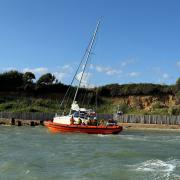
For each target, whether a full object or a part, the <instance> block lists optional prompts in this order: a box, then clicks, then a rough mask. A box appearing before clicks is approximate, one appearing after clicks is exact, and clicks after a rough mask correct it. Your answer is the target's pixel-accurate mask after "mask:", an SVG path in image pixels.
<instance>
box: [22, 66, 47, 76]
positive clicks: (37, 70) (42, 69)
mask: <svg viewBox="0 0 180 180" xmlns="http://www.w3.org/2000/svg"><path fill="white" fill-rule="evenodd" d="M22 71H23V72H24V73H25V72H32V73H34V74H40V75H42V74H45V73H47V72H48V69H47V68H45V67H38V68H24V69H23V70H22Z"/></svg>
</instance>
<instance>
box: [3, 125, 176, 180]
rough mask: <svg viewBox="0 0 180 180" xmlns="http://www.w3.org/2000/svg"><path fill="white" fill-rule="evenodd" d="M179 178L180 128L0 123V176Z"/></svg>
mask: <svg viewBox="0 0 180 180" xmlns="http://www.w3.org/2000/svg"><path fill="white" fill-rule="evenodd" d="M41 179H42V180H64V179H67V180H92V179H95V180H96V179H97V180H146V179H147V180H154V179H157V180H168V179H169V180H173V179H174V180H178V179H179V180H180V132H172V131H158V132H157V131H129V130H124V131H123V132H122V133H120V134H119V135H88V134H52V133H50V132H49V131H48V130H47V129H46V128H45V127H40V126H39V127H34V128H33V127H4V126H0V180H41Z"/></svg>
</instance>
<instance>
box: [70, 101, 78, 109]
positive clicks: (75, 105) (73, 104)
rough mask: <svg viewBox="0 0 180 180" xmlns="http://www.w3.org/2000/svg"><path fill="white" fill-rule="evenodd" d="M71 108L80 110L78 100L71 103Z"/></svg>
mask: <svg viewBox="0 0 180 180" xmlns="http://www.w3.org/2000/svg"><path fill="white" fill-rule="evenodd" d="M71 110H73V111H79V105H78V104H77V101H74V102H73V103H72V104H71Z"/></svg>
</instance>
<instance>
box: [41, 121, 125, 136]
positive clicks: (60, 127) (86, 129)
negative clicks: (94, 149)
mask: <svg viewBox="0 0 180 180" xmlns="http://www.w3.org/2000/svg"><path fill="white" fill-rule="evenodd" d="M44 125H45V126H46V127H47V128H48V129H49V130H50V131H51V132H54V133H87V134H118V133H120V132H121V131H122V129H123V128H122V126H118V125H115V126H89V125H76V124H73V125H68V124H59V123H54V122H52V121H45V122H44Z"/></svg>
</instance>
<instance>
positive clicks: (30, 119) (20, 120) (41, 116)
mask: <svg viewBox="0 0 180 180" xmlns="http://www.w3.org/2000/svg"><path fill="white" fill-rule="evenodd" d="M53 117H54V114H53V113H11V112H0V125H16V126H38V125H43V122H44V120H51V119H52V118H53Z"/></svg>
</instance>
